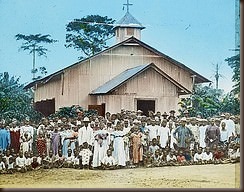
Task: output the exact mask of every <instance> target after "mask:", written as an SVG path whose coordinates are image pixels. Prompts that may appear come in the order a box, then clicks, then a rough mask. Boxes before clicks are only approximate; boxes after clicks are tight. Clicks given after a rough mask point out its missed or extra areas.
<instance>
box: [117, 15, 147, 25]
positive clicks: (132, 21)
mask: <svg viewBox="0 0 244 192" xmlns="http://www.w3.org/2000/svg"><path fill="white" fill-rule="evenodd" d="M116 27H133V28H139V29H144V28H145V27H143V26H142V24H141V23H140V22H139V21H137V19H136V18H135V17H133V16H132V15H131V14H130V13H129V12H128V11H127V12H126V14H125V16H124V17H123V18H122V19H120V20H119V21H118V22H117V23H116V26H115V28H116Z"/></svg>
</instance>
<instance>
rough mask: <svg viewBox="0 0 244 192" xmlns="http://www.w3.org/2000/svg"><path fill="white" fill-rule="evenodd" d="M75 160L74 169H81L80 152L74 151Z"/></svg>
mask: <svg viewBox="0 0 244 192" xmlns="http://www.w3.org/2000/svg"><path fill="white" fill-rule="evenodd" d="M73 151H74V159H73V167H74V168H75V169H79V168H80V156H79V151H78V150H76V149H74V150H73Z"/></svg>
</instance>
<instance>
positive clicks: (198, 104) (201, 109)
mask: <svg viewBox="0 0 244 192" xmlns="http://www.w3.org/2000/svg"><path fill="white" fill-rule="evenodd" d="M222 94H223V91H222V90H220V89H213V88H212V87H209V86H204V87H202V86H201V85H195V87H194V90H193V93H192V95H191V97H189V98H184V99H182V100H181V101H180V102H179V105H180V106H181V109H180V113H183V112H184V110H188V112H189V114H190V115H191V116H197V115H200V116H202V117H211V116H214V115H219V109H220V99H221V96H222Z"/></svg>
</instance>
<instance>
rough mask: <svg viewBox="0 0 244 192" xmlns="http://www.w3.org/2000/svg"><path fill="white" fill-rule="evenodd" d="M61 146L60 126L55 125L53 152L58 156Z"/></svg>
mask: <svg viewBox="0 0 244 192" xmlns="http://www.w3.org/2000/svg"><path fill="white" fill-rule="evenodd" d="M59 145H60V133H59V132H58V126H56V125H55V127H54V131H53V133H52V150H53V154H54V155H57V154H58V148H59Z"/></svg>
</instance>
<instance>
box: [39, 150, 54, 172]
mask: <svg viewBox="0 0 244 192" xmlns="http://www.w3.org/2000/svg"><path fill="white" fill-rule="evenodd" d="M42 162H43V168H44V169H52V168H54V167H57V165H58V164H57V162H58V159H57V157H56V156H55V155H54V154H53V151H52V150H50V151H49V155H47V156H46V157H45V158H44V159H43V160H42Z"/></svg>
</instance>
